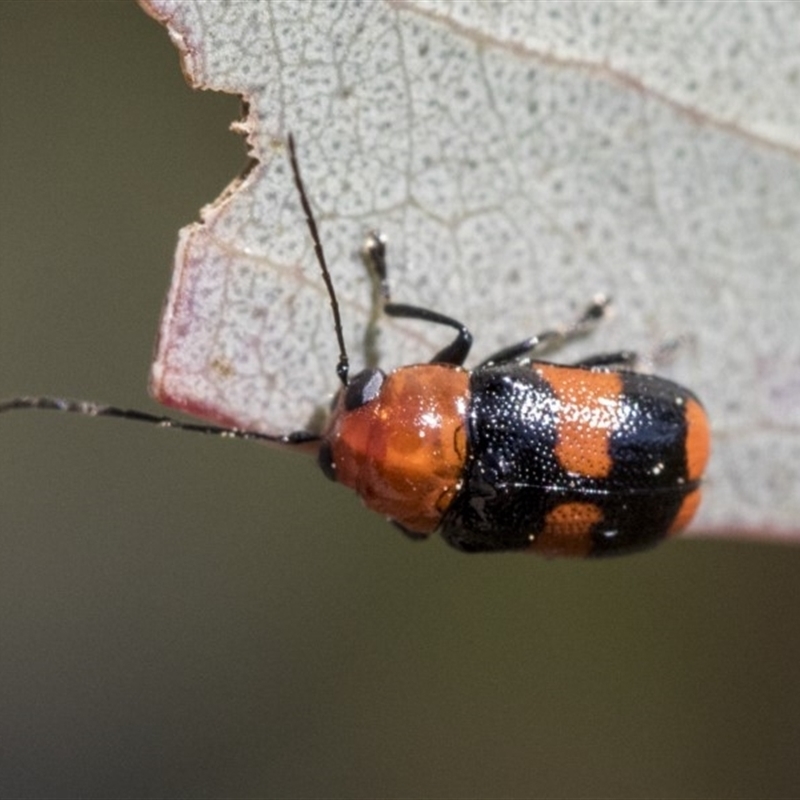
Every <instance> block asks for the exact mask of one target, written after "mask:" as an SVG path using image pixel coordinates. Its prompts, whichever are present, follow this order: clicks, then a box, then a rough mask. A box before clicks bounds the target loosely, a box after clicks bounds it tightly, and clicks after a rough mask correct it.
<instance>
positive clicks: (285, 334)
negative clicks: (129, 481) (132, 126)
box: [143, 0, 800, 538]
mask: <svg viewBox="0 0 800 800" xmlns="http://www.w3.org/2000/svg"><path fill="white" fill-rule="evenodd" d="M143 5H144V6H145V8H146V9H147V10H148V12H149V13H151V14H152V15H153V16H155V17H157V18H159V19H161V20H162V21H164V23H165V24H166V25H167V28H168V30H169V33H170V36H171V37H172V39H173V41H174V42H175V43H176V45H177V46H178V48H179V49H180V51H181V55H182V58H183V67H184V70H185V72H186V74H187V77H188V79H189V81H190V82H191V83H192V84H193V85H194V86H197V87H202V88H207V89H215V90H218V91H225V92H234V93H237V94H240V95H242V97H243V98H244V100H245V103H246V106H245V108H246V116H245V118H244V120H243V121H242V122H239V123H236V127H237V128H238V129H239V130H241V131H242V133H244V134H246V136H247V141H248V145H249V148H250V153H251V155H252V157H253V159H254V164H253V168H252V169H251V170H250V171H249V172H248V173H247V175H245V176H244V177H243V178H241V179H240V180H237V181H235V182H234V183H233V184H232V185H231V187H230V188H229V190H228V191H227V192H226V193H225V194H224V195H223V196H222V197H221V198H219V199H217V200H216V201H214V203H212V204H211V205H209V206H207V207H206V208H205V209H203V212H202V221H201V222H200V223H197V224H194V225H191V226H189V227H187V228H185V229H184V230H183V231H182V232H181V235H180V242H179V246H178V251H177V254H176V262H175V275H174V279H173V285H172V290H171V292H170V297H169V300H168V304H167V307H166V310H165V314H164V320H163V323H162V329H161V334H160V344H159V349H158V353H157V358H156V362H155V364H154V366H153V374H152V390H153V393H154V394H155V396H156V397H157V398H158V399H159V400H161V401H162V402H164V403H166V404H168V405H171V406H174V407H177V408H182V409H185V410H189V411H191V412H193V413H195V414H199V415H202V416H205V417H208V418H211V419H214V420H217V421H222V422H227V423H232V424H236V425H239V426H242V427H247V428H255V429H258V430H263V431H268V432H276V431H280V432H285V431H288V430H293V429H297V428H302V427H304V426H306V425H308V424H309V422H310V420H311V419H312V418H313V417H314V415H315V413H316V412H317V411H318V409H319V408H320V407H321V406H323V405H324V404H325V402H326V400H327V399H328V398H329V397H330V395H331V392H332V391H334V390H335V389H336V387H337V382H336V375H335V371H334V366H335V363H336V357H337V348H336V342H335V338H334V335H333V327H332V321H331V315H330V310H329V305H328V299H327V296H326V294H325V290H324V286H323V284H322V281H321V279H320V277H319V274H318V269H317V267H316V265H315V263H314V260H313V254H312V249H311V244H310V240H309V236H308V232H307V229H306V227H305V224H304V221H303V217H302V214H301V212H300V210H299V208H298V204H297V198H296V196H295V191H294V189H293V186H292V184H291V180H290V175H289V171H288V164H287V157H286V152H285V148H284V141H285V137H286V134H287V132H289V131H292V132H294V134H295V135H296V137H297V139H298V144H299V150H300V159H301V167H302V170H303V173H304V177H305V181H306V184H307V186H308V190H309V193H310V195H311V198H312V204H313V206H314V208H315V211H316V214H317V215H318V218H319V222H320V226H321V233H322V238H323V242H324V246H325V249H326V252H327V256H328V260H329V262H330V264H331V265H332V271H333V273H334V281H335V284H336V288H337V293H338V295H339V301H340V303H341V306H342V314H343V317H344V320H345V335H346V339H347V342H348V343H349V348H350V351H351V357H352V360H353V362H354V368H355V369H357V368H358V366H359V365H360V364H363V363H364V347H363V343H364V341H365V336H366V335H367V334H368V323H369V319H370V298H371V288H370V282H369V278H368V276H367V274H366V271H365V269H364V267H363V265H362V263H361V261H360V258H359V248H360V245H361V242H362V241H363V239H364V236H365V234H366V232H367V231H368V230H369V229H371V228H373V227H377V228H379V229H380V230H381V231H382V232H384V233H385V234H386V235H387V236H388V239H389V248H390V249H389V261H390V270H391V274H390V277H391V282H392V287H393V295H394V297H395V298H396V299H397V300H399V301H401V302H406V303H414V304H419V305H422V306H426V307H431V308H435V309H437V310H441V311H442V312H444V313H447V314H450V315H454V316H456V317H458V318H459V319H462V320H463V321H464V322H466V323H467V324H468V326H469V327H470V328H471V330H472V331H473V333H474V334H475V340H476V343H477V344H476V347H475V352H474V355H475V359H476V360H480V357H481V356H482V355H484V356H485V355H486V354H487V353H489V352H491V351H492V350H494V349H497V348H499V347H501V346H502V345H505V344H509V343H511V342H513V341H515V340H518V339H521V338H524V337H525V336H527V335H530V334H533V333H536V332H539V331H540V330H543V329H547V328H550V327H553V326H554V325H558V324H560V323H565V322H569V321H571V320H572V319H574V318H575V316H576V314H577V313H579V311H580V310H581V309H582V308H583V307H584V306H585V304H586V303H587V301H588V300H589V298H590V297H591V296H592V295H594V294H595V293H597V292H605V293H607V294H609V295H611V296H612V297H613V298H614V303H615V309H616V315H615V317H614V319H613V320H611V321H610V322H608V323H606V324H604V326H603V327H602V329H601V330H600V331H598V332H597V333H596V334H595V335H594V336H593V337H592V339H591V341H587V342H582V343H581V345H580V346H579V347H575V348H573V349H571V350H570V351H569V352H567V353H565V355H564V359H565V360H571V359H574V358H576V357H578V356H579V355H580V354H584V353H588V352H590V351H615V350H619V349H623V348H635V349H637V350H639V351H640V352H643V353H648V352H654V351H656V350H657V349H658V347H659V345H660V344H663V343H664V342H666V341H669V340H671V339H673V338H674V337H682V338H683V339H684V340H685V342H684V344H683V346H682V347H680V348H679V349H678V352H677V353H676V355H675V357H674V359H673V360H672V361H671V363H669V364H666V365H663V366H659V371H660V372H663V373H665V374H666V375H667V376H669V377H672V378H674V379H676V380H678V381H679V382H681V383H683V384H685V385H688V386H690V387H692V388H693V389H694V390H695V391H696V392H697V393H698V395H699V396H700V397H701V398H702V399H703V401H704V403H705V405H706V406H707V409H708V411H709V414H710V417H711V419H712V422H713V428H714V451H713V457H712V462H711V465H710V469H709V479H708V490H707V493H706V502H705V505H704V507H703V508H702V510H701V512H700V515H699V517H698V520H697V522H696V526H695V527H696V529H697V530H699V531H703V532H705V533H716V534H722V535H734V534H737V533H741V534H745V535H750V536H753V535H764V536H769V537H775V538H779V537H782V536H785V537H791V536H792V535H794V536H795V537H796V536H797V535H798V534H800V529H798V524H797V520H798V519H800V493H798V491H797V489H798V466H797V465H798V464H800V435H799V433H800V403H799V402H798V393H799V392H800V337H798V336H797V335H796V333H795V330H794V329H795V326H796V320H797V318H798V313H797V312H798V298H800V169H799V168H798V155H799V154H800V6H798V5H797V4H792V3H780V2H762V3H758V4H752V3H746V2H735V3H725V4H720V3H704V4H695V3H669V4H657V3H628V2H619V3H617V2H605V3H566V2H558V3H546V2H542V3H532V2H525V3H502V4H494V3H491V4H490V3H474V2H473V3H448V2H403V3H367V4H358V3H347V2H344V3H326V4H321V3H307V4H298V3H278V2H273V3H265V4H255V3H236V4H230V5H228V4H210V3H199V2H188V0H184V1H182V2H181V1H179V0H147V1H146V2H144V3H143ZM380 327H381V331H382V335H381V337H380V340H379V347H380V351H381V364H382V365H383V366H385V367H387V368H391V367H393V366H396V365H398V364H401V363H412V362H414V361H424V360H426V359H427V358H429V357H430V355H431V354H432V353H433V352H434V351H435V349H436V348H437V347H439V346H441V345H442V344H443V342H444V341H445V340H446V337H447V333H446V332H443V331H440V330H438V329H437V330H430V329H429V328H430V326H425V325H424V324H421V323H417V324H412V323H405V324H403V325H400V324H395V323H392V322H391V321H389V320H381V322H380Z"/></svg>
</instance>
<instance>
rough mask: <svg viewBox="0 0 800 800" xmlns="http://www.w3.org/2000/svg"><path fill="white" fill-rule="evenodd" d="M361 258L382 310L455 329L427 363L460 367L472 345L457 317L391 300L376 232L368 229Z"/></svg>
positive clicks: (382, 241)
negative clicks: (370, 273)
mask: <svg viewBox="0 0 800 800" xmlns="http://www.w3.org/2000/svg"><path fill="white" fill-rule="evenodd" d="M363 255H364V260H365V261H366V262H367V264H368V265H369V267H370V268H371V269H372V271H373V274H374V276H375V277H376V278H377V279H378V281H379V287H380V293H381V297H382V299H383V310H384V312H385V313H386V314H388V315H389V316H390V317H397V318H399V319H420V320H423V321H424V322H433V323H435V324H436V325H447V326H448V327H450V328H454V329H455V330H456V337H455V339H453V341H452V342H450V344H448V345H447V346H446V347H444V348H442V349H441V350H440V351H439V352H438V353H437V354H436V355H435V356H434V357H433V358H432V359H431V360H430V363H431V364H453V365H454V366H457V367H460V366H463V364H464V362H465V361H466V359H467V356H468V355H469V351H470V348H471V347H472V334H471V333H470V332H469V329H468V328H467V326H466V325H464V323H463V322H459V321H458V320H457V319H453V318H452V317H447V316H445V315H444V314H439V313H438V312H437V311H431V310H430V309H428V308H420V307H419V306H410V305H406V304H405V303H393V302H392V301H391V293H390V291H389V279H388V274H387V273H388V271H387V267H386V238H385V237H384V236H382V235H381V234H380V233H378V232H377V231H372V232H371V233H370V234H369V236H367V240H366V242H365V243H364V250H363Z"/></svg>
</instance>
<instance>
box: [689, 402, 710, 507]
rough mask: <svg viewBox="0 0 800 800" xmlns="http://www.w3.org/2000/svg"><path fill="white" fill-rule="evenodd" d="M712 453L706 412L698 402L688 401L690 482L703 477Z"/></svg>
mask: <svg viewBox="0 0 800 800" xmlns="http://www.w3.org/2000/svg"><path fill="white" fill-rule="evenodd" d="M710 451H711V431H710V430H709V425H708V417H707V416H706V412H705V411H704V410H703V407H702V406H701V405H700V403H698V402H697V400H687V401H686V474H687V478H688V479H689V480H690V481H696V480H699V479H700V478H701V477H702V475H703V471H704V470H705V468H706V464H707V463H708V456H709V453H710ZM690 497H691V495H690ZM698 502H699V501H698Z"/></svg>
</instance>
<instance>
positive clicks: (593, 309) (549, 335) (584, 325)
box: [478, 295, 611, 368]
mask: <svg viewBox="0 0 800 800" xmlns="http://www.w3.org/2000/svg"><path fill="white" fill-rule="evenodd" d="M610 303H611V301H610V300H609V299H608V298H607V297H604V296H603V295H598V296H597V297H595V298H594V300H592V302H591V303H590V304H589V305H588V306H587V307H586V310H585V311H584V312H583V314H581V316H580V317H578V319H577V320H576V321H575V322H573V323H572V325H570V326H569V327H566V328H558V329H555V330H550V331H544V333H540V334H537V335H536V336H530V337H528V338H527V339H523V340H522V341H521V342H517V343H516V344H512V345H511V346H509V347H504V348H503V349H502V350H498V351H497V352H496V353H493V354H492V355H491V356H489V358H487V359H486V360H485V361H482V362H481V363H480V364H479V365H478V368H480V367H488V366H493V365H496V364H507V363H509V362H511V361H520V360H522V359H525V358H529V357H530V356H532V355H534V354H535V353H539V352H541V351H542V350H556V349H558V348H560V347H562V346H563V345H565V344H566V343H567V342H571V341H573V340H574V339H579V338H581V337H582V336H586V335H587V334H588V333H591V332H592V331H593V330H594V328H595V326H596V325H597V323H598V322H599V321H600V320H601V319H602V318H603V317H604V316H605V313H606V309H607V308H608V306H609V304H610Z"/></svg>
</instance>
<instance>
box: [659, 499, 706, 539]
mask: <svg viewBox="0 0 800 800" xmlns="http://www.w3.org/2000/svg"><path fill="white" fill-rule="evenodd" d="M700 498H701V492H700V490H699V489H695V490H694V491H693V492H690V493H689V494H687V495H686V497H684V498H683V502H682V503H681V507H680V508H679V509H678V513H677V514H676V515H675V519H674V520H672V525H670V526H669V530H668V531H667V536H672V535H674V534H676V533H680V532H681V531H682V530H683V529H684V528H685V527H686V526H687V525H688V524H689V523H690V522H691V521H692V517H693V516H694V515H695V514H696V513H697V509H698V508H699V507H700Z"/></svg>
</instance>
